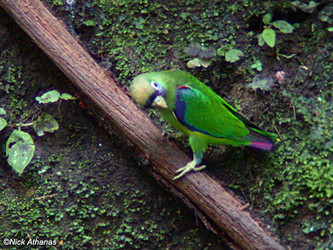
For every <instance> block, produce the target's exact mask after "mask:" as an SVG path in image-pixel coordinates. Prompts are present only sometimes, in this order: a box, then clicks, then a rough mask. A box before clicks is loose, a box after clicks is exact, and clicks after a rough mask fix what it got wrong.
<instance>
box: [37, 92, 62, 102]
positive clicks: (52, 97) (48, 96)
mask: <svg viewBox="0 0 333 250" xmlns="http://www.w3.org/2000/svg"><path fill="white" fill-rule="evenodd" d="M59 98H60V93H59V92H58V91H57V90H51V91H48V92H46V93H44V94H43V95H42V96H37V97H36V101H38V102H39V103H43V104H45V103H51V102H56V101H58V100H59Z"/></svg>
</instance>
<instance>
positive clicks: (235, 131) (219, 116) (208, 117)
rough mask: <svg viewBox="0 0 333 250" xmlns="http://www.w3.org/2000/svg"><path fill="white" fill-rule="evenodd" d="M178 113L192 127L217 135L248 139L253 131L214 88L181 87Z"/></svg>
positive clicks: (180, 120)
mask: <svg viewBox="0 0 333 250" xmlns="http://www.w3.org/2000/svg"><path fill="white" fill-rule="evenodd" d="M174 114H175V116H176V118H177V119H178V120H179V122H180V123H181V124H183V125H184V126H185V127H187V128H188V129H189V130H191V131H198V132H201V133H204V134H207V135H211V136H214V137H219V138H231V139H232V138H234V139H241V138H242V139H244V137H246V136H247V135H249V133H250V131H249V129H248V128H247V126H246V125H245V124H246V123H247V122H248V121H247V120H246V119H245V118H243V117H242V116H241V115H240V114H238V113H237V111H236V110H235V109H234V108H232V107H231V106H230V105H229V104H228V103H227V102H225V101H224V100H223V99H222V98H220V97H219V96H218V95H216V94H215V93H214V92H213V91H211V90H210V89H209V90H208V91H207V90H204V92H203V91H202V90H199V89H197V88H193V87H192V86H179V87H178V88H177V96H176V103H175V108H174Z"/></svg>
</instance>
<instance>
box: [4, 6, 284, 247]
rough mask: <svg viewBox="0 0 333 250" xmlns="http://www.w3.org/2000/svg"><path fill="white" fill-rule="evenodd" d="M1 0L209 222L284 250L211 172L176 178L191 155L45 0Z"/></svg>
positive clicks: (239, 239) (240, 241)
mask: <svg viewBox="0 0 333 250" xmlns="http://www.w3.org/2000/svg"><path fill="white" fill-rule="evenodd" d="M0 5H1V6H2V7H3V8H4V9H5V10H6V11H7V12H8V13H9V14H10V15H11V16H12V18H13V19H14V20H15V21H16V22H17V23H18V24H19V25H20V26H21V27H22V29H23V30H24V31H25V32H26V33H28V35H29V36H30V37H31V38H32V40H33V41H34V42H35V43H36V44H37V45H38V46H39V47H40V48H41V49H42V50H43V51H44V53H45V54H47V55H48V57H49V58H51V60H52V61H53V62H54V63H55V64H56V65H57V66H58V67H59V69H60V70H62V71H63V73H64V74H65V75H66V76H67V77H68V78H69V79H71V81H72V82H73V83H74V84H75V85H76V86H77V87H78V88H79V89H80V90H81V91H83V92H84V93H85V94H86V95H87V96H88V97H89V98H90V99H91V101H93V102H94V103H95V104H96V105H97V106H98V107H99V109H100V110H102V112H103V114H104V115H105V116H106V117H108V118H109V119H110V120H111V121H112V123H113V126H114V127H116V129H118V131H120V132H121V133H122V135H123V136H124V137H125V138H127V140H129V141H130V142H132V143H133V144H134V145H135V146H136V147H138V148H139V149H140V150H141V151H142V152H143V153H144V154H145V155H146V156H147V157H148V158H149V159H150V161H151V162H152V165H153V169H152V170H153V172H154V173H156V175H157V176H158V179H159V180H160V181H162V182H163V183H164V184H165V185H167V186H168V187H169V188H170V189H171V190H173V191H175V192H177V193H178V194H179V195H180V196H181V198H182V199H183V200H184V201H185V202H186V203H188V204H189V205H190V206H191V207H192V208H194V210H195V212H196V213H197V214H198V216H199V217H200V218H201V219H202V220H203V221H204V223H206V224H209V221H212V222H213V223H215V224H216V225H217V226H218V227H219V228H221V229H222V231H224V232H225V233H226V234H227V235H228V236H229V237H230V238H231V239H232V240H233V241H234V242H235V243H236V244H237V245H238V246H239V247H240V248H242V249H284V247H282V246H281V245H280V244H279V243H278V242H277V240H276V239H275V238H274V237H272V236H271V235H270V233H269V232H268V230H266V229H263V228H261V227H260V226H259V224H258V223H257V222H256V221H255V220H254V219H253V218H251V216H250V215H249V213H248V212H245V211H243V210H242V209H241V207H242V204H241V203H240V202H239V201H238V200H237V199H235V198H234V197H233V196H232V195H231V194H230V192H229V191H228V190H227V189H225V188H223V187H222V186H221V185H220V184H219V183H218V182H217V181H215V180H213V179H212V178H211V177H210V176H209V175H208V174H207V173H205V172H199V173H195V174H188V175H186V176H185V177H184V178H182V179H180V180H177V181H172V177H173V176H174V172H175V170H176V169H178V168H179V167H180V166H183V165H184V164H186V163H187V162H188V161H189V160H190V159H189V158H188V156H187V155H186V154H185V153H184V152H182V151H181V150H180V149H178V148H177V146H176V145H174V144H173V143H171V142H169V141H168V140H166V139H165V138H163V137H162V136H161V131H160V130H159V129H158V128H157V127H156V126H155V125H154V124H153V123H152V122H151V121H150V120H149V119H148V118H147V117H146V116H145V114H144V113H143V112H142V111H141V110H140V109H139V108H138V107H137V106H136V105H135V104H134V103H133V102H132V101H131V100H130V98H129V97H128V95H127V94H126V93H125V92H124V91H123V90H122V88H119V87H118V86H117V84H116V81H115V80H114V79H112V78H111V77H110V76H109V75H108V74H107V73H106V72H105V70H104V69H102V68H101V67H100V66H99V65H98V64H97V63H96V62H95V61H94V60H93V59H92V57H91V56H90V55H89V54H88V53H87V52H86V51H85V50H84V49H83V48H82V46H81V45H80V43H79V42H78V41H77V40H76V39H75V38H74V37H73V36H72V35H71V34H70V33H69V32H68V30H67V29H66V27H65V25H64V24H63V23H62V22H60V21H59V20H58V19H57V18H56V17H54V16H53V15H52V14H51V13H50V12H49V10H48V9H47V8H46V7H45V6H44V5H43V3H41V2H40V1H39V0H34V1H30V0H0ZM261 224H262V223H261Z"/></svg>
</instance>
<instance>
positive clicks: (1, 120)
mask: <svg viewBox="0 0 333 250" xmlns="http://www.w3.org/2000/svg"><path fill="white" fill-rule="evenodd" d="M6 126H7V121H6V120H5V119H4V118H2V117H0V131H1V130H3V129H4V128H5V127H6Z"/></svg>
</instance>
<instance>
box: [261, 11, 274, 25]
mask: <svg viewBox="0 0 333 250" xmlns="http://www.w3.org/2000/svg"><path fill="white" fill-rule="evenodd" d="M271 21H272V15H271V14H269V13H267V14H265V15H264V16H263V18H262V22H263V23H264V24H269V23H270V22H271Z"/></svg>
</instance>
